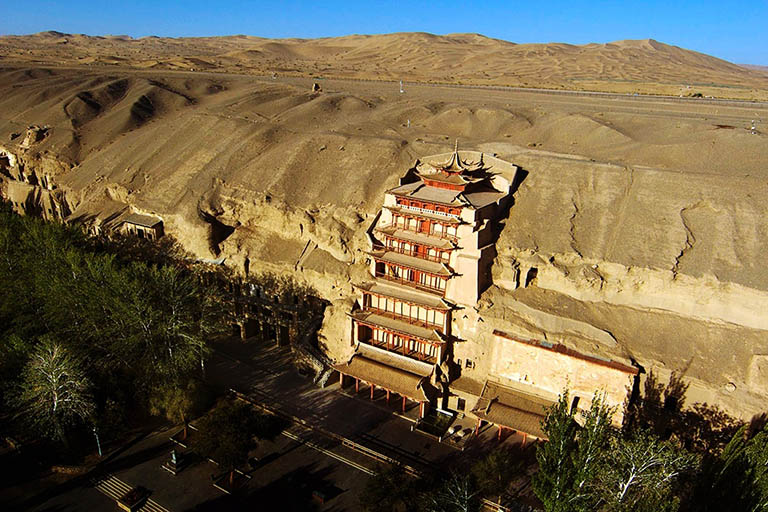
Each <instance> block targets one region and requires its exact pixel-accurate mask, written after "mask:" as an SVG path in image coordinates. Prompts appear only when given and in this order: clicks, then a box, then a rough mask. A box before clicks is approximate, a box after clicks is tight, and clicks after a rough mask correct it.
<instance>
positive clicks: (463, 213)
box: [337, 149, 515, 414]
mask: <svg viewBox="0 0 768 512" xmlns="http://www.w3.org/2000/svg"><path fill="white" fill-rule="evenodd" d="M472 154H473V155H475V158H476V159H475V160H474V161H469V160H468V159H463V158H462V157H461V155H460V153H459V151H458V149H455V150H454V151H453V153H451V154H448V155H437V156H435V157H431V158H426V159H425V161H423V162H420V161H417V162H416V164H415V165H414V167H413V168H411V169H410V170H409V171H408V172H407V173H406V175H405V176H404V177H403V178H402V179H401V180H400V184H399V186H397V187H395V188H393V189H391V190H389V191H387V192H386V194H385V196H384V208H383V210H382V211H381V214H380V215H379V216H378V218H377V220H376V222H375V223H374V226H373V227H372V229H371V230H370V231H369V237H370V244H371V251H370V277H371V279H370V280H368V281H366V282H363V283H358V284H357V289H358V290H359V291H360V293H361V297H360V300H359V303H358V304H356V308H355V309H354V310H353V311H352V312H351V313H350V318H351V342H352V344H353V345H354V346H355V347H356V352H355V356H354V357H353V358H352V359H351V360H350V362H349V363H348V364H343V365H339V366H337V369H338V370H339V372H340V374H341V379H342V384H343V380H344V376H345V375H348V376H350V377H353V378H354V379H355V382H356V386H359V383H360V381H363V382H366V383H368V384H370V386H371V393H373V392H374V390H375V388H376V387H377V386H378V387H380V388H382V389H384V390H385V391H386V392H387V397H389V396H390V393H392V392H394V393H397V394H399V395H401V396H402V399H403V408H405V404H406V399H411V400H415V401H417V402H419V403H420V404H421V412H422V414H423V413H424V411H425V407H424V405H425V404H426V403H427V402H429V401H432V402H434V401H435V398H436V397H437V396H440V395H441V393H442V390H441V386H440V385H439V382H438V380H439V379H438V377H439V376H440V375H441V374H447V373H448V370H447V366H445V365H443V363H445V361H446V359H447V358H449V357H450V352H451V341H452V339H453V333H452V328H451V325H452V314H453V312H454V310H456V308H457V307H461V306H462V305H463V306H473V305H475V304H476V302H477V299H478V297H479V295H480V293H481V292H482V291H483V289H484V288H485V287H487V286H488V285H489V284H490V266H491V263H492V260H493V258H494V256H495V254H496V253H495V248H494V230H493V225H494V221H495V220H496V219H497V218H498V217H499V216H500V214H501V213H502V212H503V211H504V209H505V208H506V206H507V201H508V199H509V191H510V182H509V181H508V180H507V179H505V178H503V177H502V176H500V175H497V174H494V173H491V172H489V168H490V167H491V166H489V165H488V164H487V163H486V160H488V159H489V158H490V160H493V161H496V160H497V159H495V158H493V157H485V156H484V155H483V154H482V153H477V152H472ZM498 162H499V163H501V161H498ZM503 164H504V165H506V166H508V167H512V168H513V169H515V168H514V166H509V164H506V162H503ZM441 365H442V366H441ZM429 377H431V379H430V378H429Z"/></svg>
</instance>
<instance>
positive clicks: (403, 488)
mask: <svg viewBox="0 0 768 512" xmlns="http://www.w3.org/2000/svg"><path fill="white" fill-rule="evenodd" d="M414 495H415V482H414V480H413V479H412V478H411V477H409V476H408V475H406V474H405V471H403V468H401V467H400V466H395V465H393V466H388V467H386V468H382V467H380V468H379V470H378V471H377V473H376V475H375V476H373V477H371V478H369V479H368V481H367V482H366V483H365V488H364V489H363V492H362V493H361V494H360V505H361V506H362V509H363V510H364V511H365V512H391V511H392V510H411V509H413V504H414V501H415V499H414V498H415V496H414Z"/></svg>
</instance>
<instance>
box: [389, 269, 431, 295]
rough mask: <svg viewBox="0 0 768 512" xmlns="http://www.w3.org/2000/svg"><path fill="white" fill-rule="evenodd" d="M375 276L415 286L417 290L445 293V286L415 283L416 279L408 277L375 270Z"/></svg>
mask: <svg viewBox="0 0 768 512" xmlns="http://www.w3.org/2000/svg"><path fill="white" fill-rule="evenodd" d="M376 277H380V278H382V279H386V280H387V281H392V282H394V283H399V284H402V285H405V286H410V287H412V288H416V289H417V290H423V291H426V292H432V293H434V292H438V293H440V294H441V295H445V288H435V287H433V286H427V285H425V284H421V283H417V282H416V281H411V280H410V279H404V278H402V277H395V276H390V275H387V274H385V273H383V272H376Z"/></svg>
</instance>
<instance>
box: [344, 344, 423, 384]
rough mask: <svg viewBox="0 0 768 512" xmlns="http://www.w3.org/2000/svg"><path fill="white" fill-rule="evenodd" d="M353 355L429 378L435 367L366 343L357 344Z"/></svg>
mask: <svg viewBox="0 0 768 512" xmlns="http://www.w3.org/2000/svg"><path fill="white" fill-rule="evenodd" d="M355 353H356V354H357V355H358V356H362V357H365V358H367V359H371V360H373V361H376V362H377V363H381V364H385V365H387V366H394V367H395V368H397V369H399V370H404V371H406V372H409V373H413V374H416V375H420V376H422V377H429V376H430V375H432V372H433V371H435V365H434V364H430V363H428V362H426V361H419V360H418V359H414V358H412V357H409V356H404V355H402V354H400V353H398V352H390V351H389V350H385V349H384V348H381V347H376V346H374V345H369V344H367V343H358V344H357V350H355Z"/></svg>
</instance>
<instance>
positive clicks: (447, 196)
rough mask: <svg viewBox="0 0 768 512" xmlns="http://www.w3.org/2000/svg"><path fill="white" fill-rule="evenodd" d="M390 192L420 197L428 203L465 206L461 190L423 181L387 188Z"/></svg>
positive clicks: (397, 194)
mask: <svg viewBox="0 0 768 512" xmlns="http://www.w3.org/2000/svg"><path fill="white" fill-rule="evenodd" d="M389 192H390V193H391V194H394V195H396V196H403V197H410V198H413V199H420V200H422V201H427V202H430V203H440V204H445V205H450V206H467V203H466V202H465V201H461V200H460V199H459V196H461V194H462V192H461V191H456V190H450V189H446V188H437V187H430V186H429V185H427V184H425V183H424V182H423V181H414V182H413V183H406V184H405V185H400V186H399V187H395V188H393V189H391V190H389Z"/></svg>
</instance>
